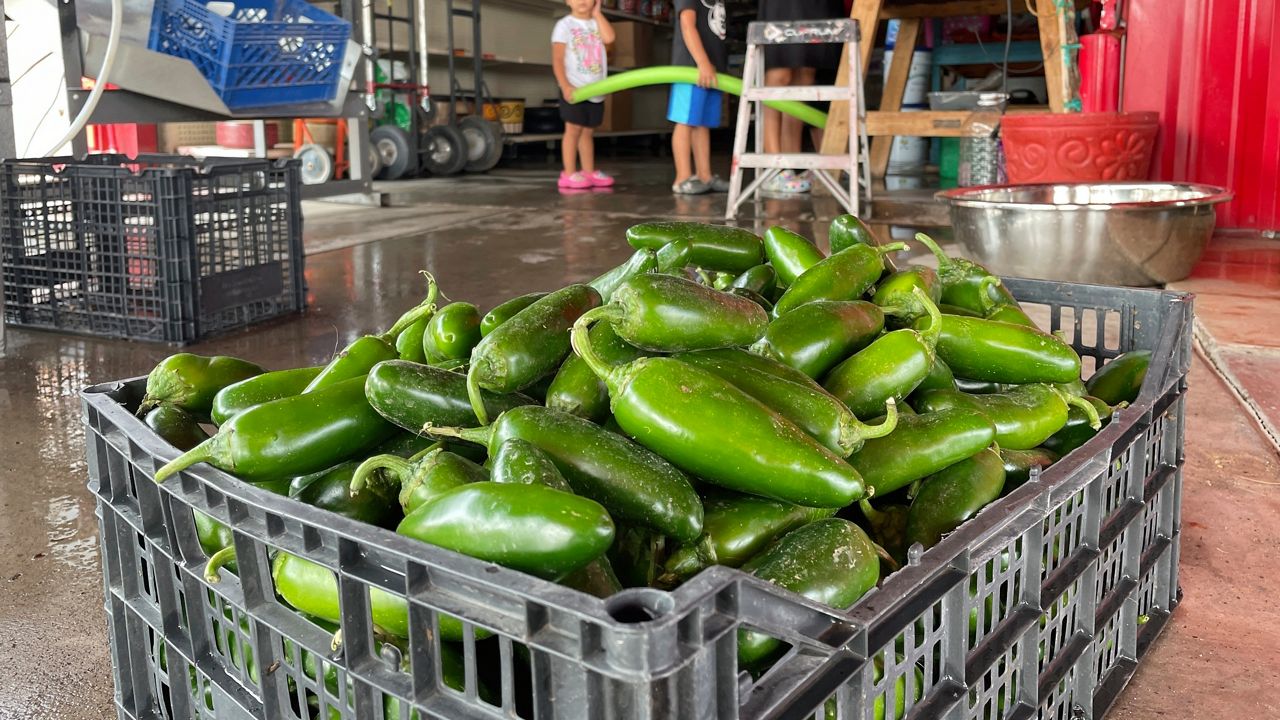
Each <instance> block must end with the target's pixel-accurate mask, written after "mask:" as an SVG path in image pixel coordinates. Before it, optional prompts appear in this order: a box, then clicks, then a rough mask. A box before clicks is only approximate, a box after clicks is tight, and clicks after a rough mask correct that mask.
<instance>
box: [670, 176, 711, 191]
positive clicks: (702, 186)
mask: <svg viewBox="0 0 1280 720" xmlns="http://www.w3.org/2000/svg"><path fill="white" fill-rule="evenodd" d="M713 182H714V180H713ZM671 192H673V193H679V194H680V195H705V194H707V193H709V192H711V183H704V182H702V181H701V180H699V179H698V176H697V175H694V176H692V177H690V178H687V179H686V180H685V181H684V182H678V183H676V184H675V185H672V186H671Z"/></svg>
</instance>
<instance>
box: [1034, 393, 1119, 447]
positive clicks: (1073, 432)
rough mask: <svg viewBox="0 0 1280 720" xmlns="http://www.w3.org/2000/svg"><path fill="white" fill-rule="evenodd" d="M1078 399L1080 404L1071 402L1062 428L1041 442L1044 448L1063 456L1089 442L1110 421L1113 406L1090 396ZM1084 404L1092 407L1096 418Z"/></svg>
mask: <svg viewBox="0 0 1280 720" xmlns="http://www.w3.org/2000/svg"><path fill="white" fill-rule="evenodd" d="M1080 400H1081V403H1082V404H1072V406H1071V410H1070V412H1069V413H1067V422H1066V423H1065V424H1064V425H1063V426H1062V429H1060V430H1058V432H1056V433H1054V434H1053V437H1050V438H1048V439H1047V440H1045V441H1044V442H1043V443H1042V444H1043V446H1044V447H1045V448H1046V449H1048V450H1051V451H1053V452H1055V453H1057V454H1058V455H1062V456H1065V455H1067V454H1068V453H1070V452H1071V451H1072V450H1075V449H1076V448H1078V447H1080V446H1081V445H1084V444H1085V443H1087V442H1089V440H1091V439H1093V436H1094V435H1097V434H1098V431H1099V430H1101V429H1102V427H1103V426H1104V425H1106V424H1107V423H1109V422H1111V415H1112V413H1113V411H1114V408H1112V407H1111V406H1110V405H1108V404H1106V403H1104V402H1103V401H1101V400H1099V399H1098V398H1096V397H1091V396H1085V397H1084V398H1081V399H1080ZM1085 405H1087V406H1089V407H1091V408H1093V413H1094V414H1096V416H1097V417H1096V418H1094V417H1092V416H1091V414H1090V412H1089V410H1088V409H1086V407H1085ZM1095 420H1096V421H1098V424H1097V425H1095V424H1094V421H1095Z"/></svg>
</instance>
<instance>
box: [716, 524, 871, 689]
mask: <svg viewBox="0 0 1280 720" xmlns="http://www.w3.org/2000/svg"><path fill="white" fill-rule="evenodd" d="M742 570H743V571H744V572H747V573H750V574H752V575H754V576H756V577H758V578H760V579H761V580H765V581H766V582H771V583H773V584H774V585H778V586H779V587H783V588H786V589H787V590H790V591H792V592H794V593H798V594H800V595H803V596H804V597H806V598H808V599H810V600H813V601H815V602H820V603H822V604H824V605H828V606H830V607H832V608H835V609H838V610H844V609H846V608H848V607H850V606H851V605H853V604H854V603H855V602H857V601H858V598H861V597H862V596H863V595H865V594H867V592H869V591H870V590H871V589H872V588H874V587H875V586H876V582H877V581H879V579H880V556H879V555H878V554H877V553H876V550H875V547H874V546H873V545H872V543H871V538H868V537H867V534H866V533H865V532H863V530H862V528H860V527H858V526H857V525H854V524H853V523H851V522H849V521H848V520H844V519H842V518H827V519H825V520H816V521H814V522H811V523H809V524H808V525H805V526H803V527H801V528H799V529H797V530H792V531H791V532H789V533H787V534H786V535H783V536H782V538H781V539H779V540H778V541H776V542H774V543H773V544H772V545H770V546H769V547H767V548H765V549H764V550H763V551H762V552H761V553H760V554H759V555H756V556H755V557H753V558H751V559H750V560H748V561H747V562H746V564H744V565H743V566H742ZM782 647H783V646H782V643H781V641H780V640H778V639H776V638H772V637H769V636H767V635H764V634H762V633H758V632H753V631H750V630H739V631H738V665H739V666H740V667H743V668H753V667H759V666H760V665H761V664H763V663H766V662H768V661H769V660H770V659H771V658H772V657H773V656H774V654H775V653H777V652H778V651H779V650H781V649H782Z"/></svg>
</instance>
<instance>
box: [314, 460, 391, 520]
mask: <svg viewBox="0 0 1280 720" xmlns="http://www.w3.org/2000/svg"><path fill="white" fill-rule="evenodd" d="M358 467H360V462H359V461H358V460H348V461H346V462H344V463H340V464H338V465H335V466H333V467H331V468H329V469H328V470H322V471H320V472H318V473H312V474H310V475H303V476H301V477H296V478H294V479H293V480H292V481H291V482H290V484H289V497H291V498H293V499H295V500H299V501H301V502H304V503H306V504H308V505H311V506H314V507H318V508H321V509H324V510H328V511H329V512H332V513H337V514H339V515H342V516H343V517H349V518H351V519H352V520H359V521H360V522H363V523H368V524H370V525H377V526H378V527H384V528H388V529H391V528H394V527H395V525H396V523H397V522H399V520H400V518H401V517H402V515H401V513H400V506H399V505H397V504H396V500H395V496H394V495H393V494H390V493H386V494H384V493H383V492H382V489H381V487H380V486H377V485H369V486H366V487H364V488H362V489H361V490H360V491H359V492H355V493H353V492H351V491H350V487H351V478H352V477H353V476H354V475H355V472H356V468H358Z"/></svg>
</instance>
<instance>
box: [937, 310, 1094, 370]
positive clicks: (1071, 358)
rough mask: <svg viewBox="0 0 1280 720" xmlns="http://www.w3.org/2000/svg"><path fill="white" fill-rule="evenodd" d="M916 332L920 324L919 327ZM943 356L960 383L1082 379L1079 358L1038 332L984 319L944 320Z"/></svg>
mask: <svg viewBox="0 0 1280 720" xmlns="http://www.w3.org/2000/svg"><path fill="white" fill-rule="evenodd" d="M916 322H917V327H919V323H920V322H921V321H916ZM938 356H939V357H941V358H942V360H943V362H945V363H946V364H947V366H948V367H950V368H951V371H952V372H953V373H955V375H956V377H958V378H968V379H970V380H986V381H989V382H996V383H1013V384H1018V385H1021V384H1024V383H1038V382H1043V383H1066V382H1071V381H1072V380H1075V379H1076V378H1078V377H1080V356H1079V355H1077V354H1076V351H1075V350H1073V349H1072V348H1071V346H1070V345H1068V344H1066V343H1064V342H1062V340H1060V339H1058V338H1057V337H1055V336H1053V335H1050V334H1048V333H1045V332H1041V331H1040V330H1037V329H1036V328H1032V327H1026V326H1023V325H1013V324H1011V323H1003V322H997V321H995V320H987V319H984V318H970V317H961V316H959V315H943V316H942V332H941V334H940V335H939V337H938Z"/></svg>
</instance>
